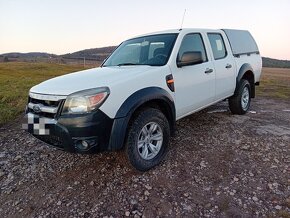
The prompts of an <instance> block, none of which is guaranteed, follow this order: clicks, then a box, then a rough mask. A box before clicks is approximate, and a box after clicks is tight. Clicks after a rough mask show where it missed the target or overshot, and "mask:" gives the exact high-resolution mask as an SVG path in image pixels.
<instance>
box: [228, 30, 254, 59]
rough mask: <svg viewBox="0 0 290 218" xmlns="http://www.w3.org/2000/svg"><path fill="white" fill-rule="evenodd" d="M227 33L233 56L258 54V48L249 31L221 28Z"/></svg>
mask: <svg viewBox="0 0 290 218" xmlns="http://www.w3.org/2000/svg"><path fill="white" fill-rule="evenodd" d="M223 31H224V32H225V34H226V35H227V37H228V39H229V42H230V45H231V48H232V52H233V55H234V56H240V55H243V54H252V53H257V54H259V48H258V46H257V43H256V41H255V40H254V38H253V36H252V35H251V33H250V32H249V31H247V30H233V29H223Z"/></svg>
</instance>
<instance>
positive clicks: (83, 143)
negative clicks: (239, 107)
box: [82, 140, 89, 150]
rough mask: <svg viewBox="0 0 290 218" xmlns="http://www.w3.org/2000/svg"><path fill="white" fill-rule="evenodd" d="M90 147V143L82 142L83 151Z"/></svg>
mask: <svg viewBox="0 0 290 218" xmlns="http://www.w3.org/2000/svg"><path fill="white" fill-rule="evenodd" d="M88 147H89V143H88V142H87V141H85V140H83V141H82V149H84V150H86V149H88Z"/></svg>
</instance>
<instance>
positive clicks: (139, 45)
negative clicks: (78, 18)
mask: <svg viewBox="0 0 290 218" xmlns="http://www.w3.org/2000/svg"><path fill="white" fill-rule="evenodd" d="M176 38H177V34H161V35H152V36H144V37H140V38H135V39H131V40H128V41H125V42H123V43H122V44H121V45H120V46H119V47H118V48H117V49H116V50H115V51H114V53H113V54H112V55H111V56H110V57H109V58H108V59H107V60H106V62H105V63H104V65H103V66H104V67H109V66H122V65H151V66H163V65H165V64H166V63H167V61H168V59H169V57H170V54H171V51H172V48H173V46H174V43H175V40H176Z"/></svg>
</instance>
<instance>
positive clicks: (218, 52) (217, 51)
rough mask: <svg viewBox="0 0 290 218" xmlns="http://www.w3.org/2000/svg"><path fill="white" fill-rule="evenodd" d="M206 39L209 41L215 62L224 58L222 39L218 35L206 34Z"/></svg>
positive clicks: (224, 50) (225, 54)
mask: <svg viewBox="0 0 290 218" xmlns="http://www.w3.org/2000/svg"><path fill="white" fill-rule="evenodd" d="M207 35H208V39H209V41H210V45H211V49H212V52H213V56H214V59H215V60H218V59H222V58H225V57H226V56H227V51H226V48H225V43H224V40H223V37H222V35H221V34H219V33H208V34H207Z"/></svg>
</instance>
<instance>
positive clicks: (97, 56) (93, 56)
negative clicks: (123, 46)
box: [0, 46, 290, 68]
mask: <svg viewBox="0 0 290 218" xmlns="http://www.w3.org/2000/svg"><path fill="white" fill-rule="evenodd" d="M115 48H116V46H108V47H102V48H91V49H85V50H81V51H77V52H73V53H68V54H63V55H55V54H48V53H44V52H29V53H18V52H14V53H5V54H1V55H0V62H1V61H5V60H6V61H7V60H8V61H31V60H33V61H37V60H39V61H43V60H45V59H47V60H49V59H51V60H53V59H57V60H59V61H63V60H71V61H73V62H74V61H76V60H83V59H84V58H85V59H86V60H92V61H98V62H102V61H103V60H105V59H106V57H108V56H109V55H110V54H111V53H112V52H113V51H114V49H115ZM63 63H65V61H63ZM263 67H275V68H290V60H278V59H273V58H268V57H263Z"/></svg>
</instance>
